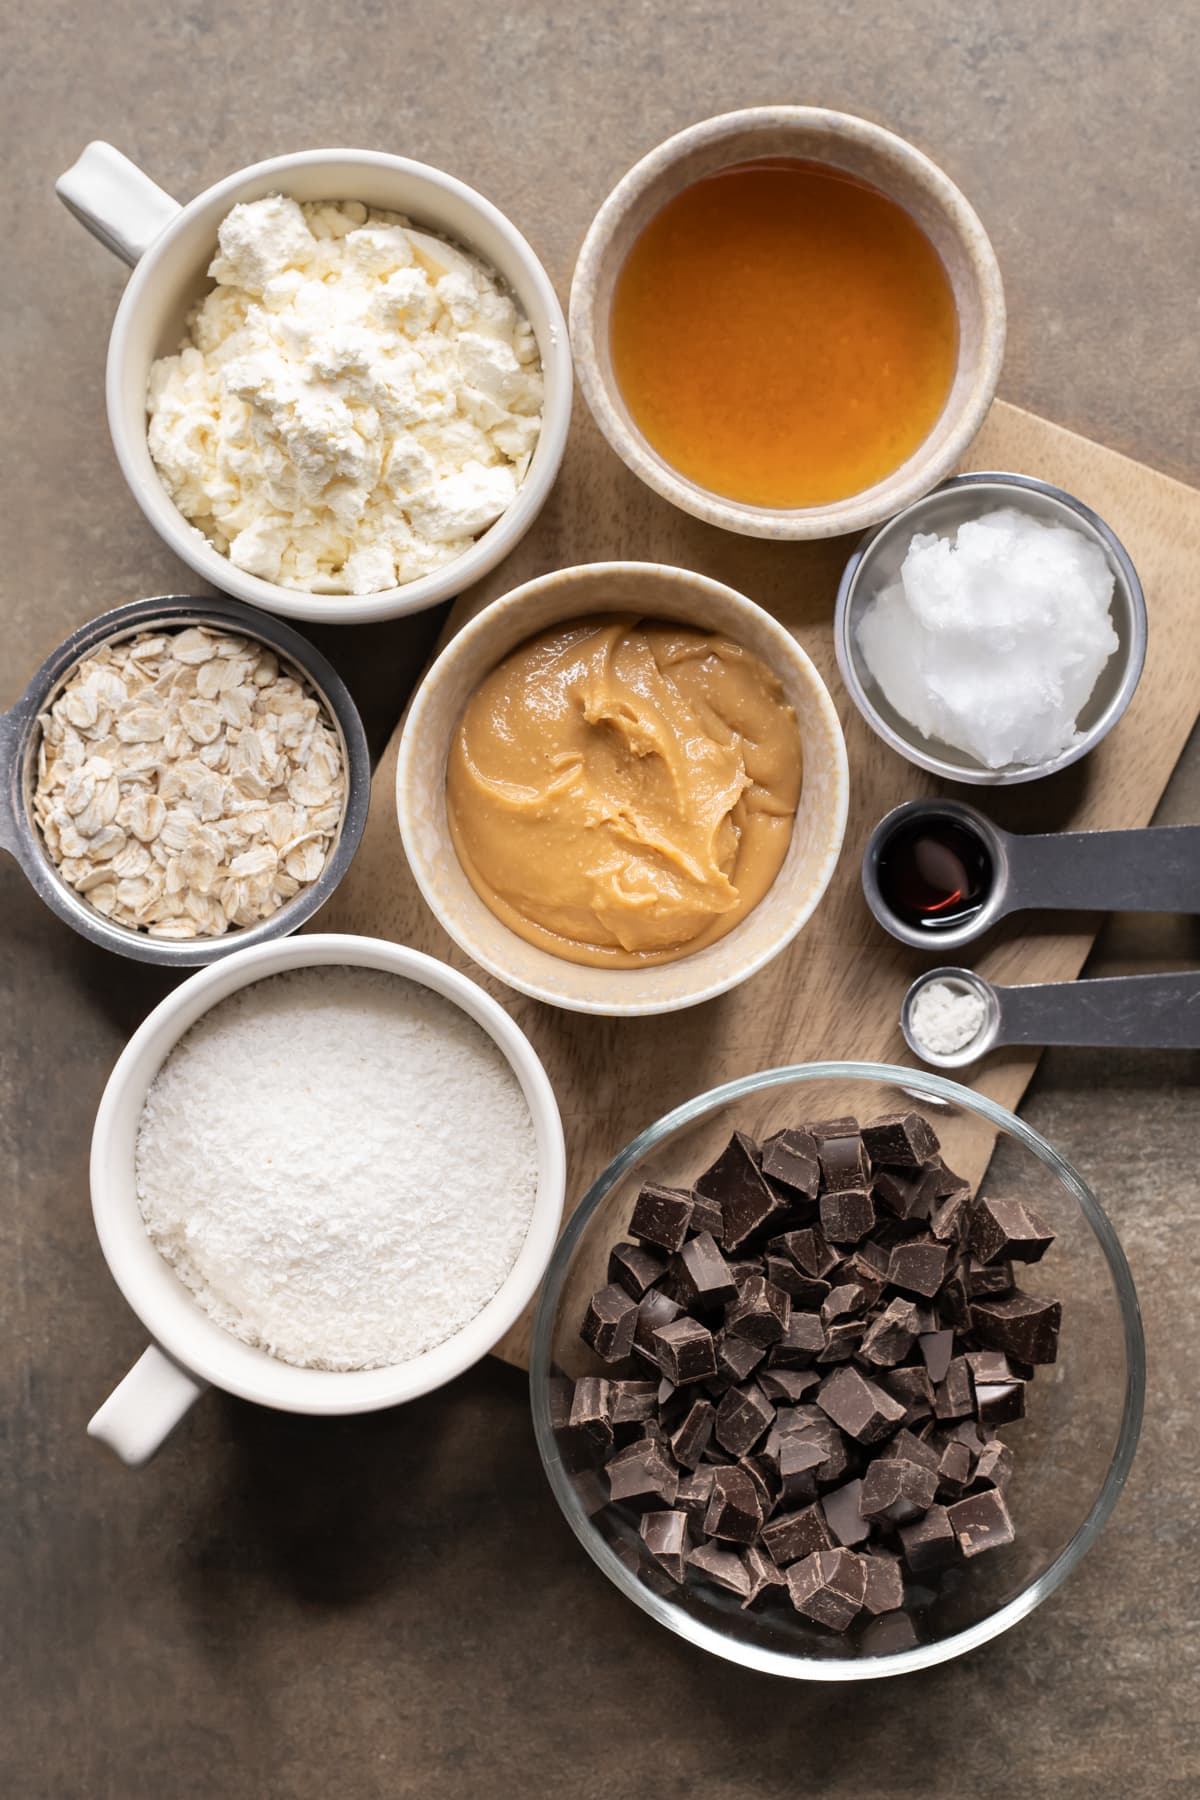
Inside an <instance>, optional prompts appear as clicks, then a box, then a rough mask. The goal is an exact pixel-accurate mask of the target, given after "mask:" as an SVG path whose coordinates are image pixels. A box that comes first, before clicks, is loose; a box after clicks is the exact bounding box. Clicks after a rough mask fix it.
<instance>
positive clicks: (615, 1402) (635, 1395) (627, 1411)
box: [609, 1381, 658, 1425]
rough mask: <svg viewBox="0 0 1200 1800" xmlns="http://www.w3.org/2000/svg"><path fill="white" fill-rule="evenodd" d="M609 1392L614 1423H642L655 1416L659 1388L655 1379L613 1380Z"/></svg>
mask: <svg viewBox="0 0 1200 1800" xmlns="http://www.w3.org/2000/svg"><path fill="white" fill-rule="evenodd" d="M609 1393H610V1396H611V1401H612V1422H613V1424H614V1425H640V1424H641V1423H642V1422H643V1421H644V1420H648V1419H652V1418H653V1417H654V1412H655V1407H656V1406H657V1403H658V1389H657V1386H656V1384H655V1383H654V1382H653V1381H612V1382H610V1383H609Z"/></svg>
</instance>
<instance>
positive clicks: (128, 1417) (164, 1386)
mask: <svg viewBox="0 0 1200 1800" xmlns="http://www.w3.org/2000/svg"><path fill="white" fill-rule="evenodd" d="M207 1386H208V1383H207V1382H205V1381H197V1380H196V1378H195V1376H194V1375H189V1374H188V1372H187V1370H186V1369H184V1368H182V1367H181V1366H180V1364H179V1363H177V1362H176V1361H175V1360H174V1358H172V1357H170V1356H168V1355H167V1353H166V1351H165V1350H160V1349H159V1348H158V1345H157V1344H151V1345H150V1346H149V1347H148V1348H147V1349H145V1350H143V1352H142V1354H141V1356H139V1358H138V1360H137V1361H136V1362H135V1363H134V1365H133V1367H132V1369H130V1371H129V1373H128V1375H126V1377H125V1379H124V1381H121V1382H118V1384H117V1386H116V1387H115V1388H114V1389H113V1391H112V1393H111V1394H110V1395H109V1396H108V1399H107V1400H106V1401H105V1402H104V1405H103V1406H102V1407H101V1408H100V1410H99V1412H97V1413H96V1414H95V1415H94V1417H93V1418H92V1419H91V1420H90V1421H89V1422H88V1428H87V1429H88V1436H89V1437H93V1438H97V1439H99V1441H100V1443H102V1444H107V1445H108V1447H109V1449H110V1450H113V1451H115V1452H116V1454H117V1455H118V1456H119V1457H120V1459H121V1461H122V1462H123V1463H128V1465H129V1467H130V1468H131V1469H137V1468H140V1467H141V1465H142V1464H143V1463H145V1462H149V1460H150V1458H151V1457H152V1456H153V1455H154V1453H155V1451H156V1450H158V1449H159V1448H160V1447H161V1446H162V1445H163V1444H165V1443H166V1441H167V1439H168V1438H169V1437H170V1435H171V1433H172V1432H173V1431H174V1429H175V1427H176V1426H177V1425H178V1423H179V1421H180V1419H182V1417H183V1415H184V1413H185V1412H187V1410H188V1408H189V1407H191V1406H193V1405H194V1404H195V1402H196V1401H197V1400H198V1399H199V1398H200V1396H201V1394H202V1393H204V1391H205V1389H206V1388H207Z"/></svg>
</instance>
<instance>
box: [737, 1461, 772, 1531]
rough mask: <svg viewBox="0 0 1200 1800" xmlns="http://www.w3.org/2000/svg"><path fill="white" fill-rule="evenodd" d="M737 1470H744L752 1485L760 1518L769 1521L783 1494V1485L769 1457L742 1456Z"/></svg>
mask: <svg viewBox="0 0 1200 1800" xmlns="http://www.w3.org/2000/svg"><path fill="white" fill-rule="evenodd" d="M738 1468H739V1469H744V1470H745V1472H746V1474H747V1475H748V1476H749V1477H750V1479H751V1481H752V1482H753V1483H754V1486H755V1490H756V1491H757V1494H758V1501H759V1505H760V1506H761V1507H762V1516H763V1518H764V1519H769V1518H770V1516H771V1514H772V1513H773V1512H774V1511H775V1507H776V1505H777V1504H778V1502H779V1499H780V1497H781V1495H782V1493H783V1483H782V1482H781V1481H780V1479H779V1471H778V1469H777V1468H776V1467H775V1465H774V1463H773V1462H771V1460H770V1458H769V1457H766V1456H763V1455H761V1454H760V1455H757V1456H743V1457H740V1458H739V1460H738Z"/></svg>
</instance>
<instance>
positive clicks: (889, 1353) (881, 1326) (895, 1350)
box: [834, 1289, 919, 1368]
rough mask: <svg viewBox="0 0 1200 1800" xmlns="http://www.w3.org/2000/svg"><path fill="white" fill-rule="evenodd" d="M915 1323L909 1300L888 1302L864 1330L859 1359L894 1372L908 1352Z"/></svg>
mask: <svg viewBox="0 0 1200 1800" xmlns="http://www.w3.org/2000/svg"><path fill="white" fill-rule="evenodd" d="M834 1291H835V1292H836V1291H837V1290H836V1289H835V1290H834ZM918 1323H919V1320H918V1316H917V1309H916V1307H915V1306H914V1305H913V1304H912V1302H911V1300H902V1299H899V1298H897V1299H895V1300H893V1301H891V1302H890V1304H889V1305H887V1306H886V1307H885V1308H884V1309H883V1311H882V1312H881V1313H880V1314H879V1315H878V1316H877V1317H876V1318H875V1319H873V1320H872V1322H871V1324H870V1325H869V1326H868V1327H867V1330H866V1333H865V1334H864V1336H863V1341H862V1343H861V1344H860V1345H859V1350H858V1354H859V1356H860V1357H861V1358H862V1360H863V1361H864V1362H869V1363H875V1364H877V1365H878V1366H879V1367H880V1368H894V1367H895V1365H896V1364H897V1363H901V1362H903V1361H904V1358H905V1357H906V1356H907V1355H908V1353H909V1351H910V1350H911V1349H912V1346H913V1340H914V1338H915V1337H916V1335H917V1325H918Z"/></svg>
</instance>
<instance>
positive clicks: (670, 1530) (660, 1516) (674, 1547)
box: [638, 1511, 688, 1585]
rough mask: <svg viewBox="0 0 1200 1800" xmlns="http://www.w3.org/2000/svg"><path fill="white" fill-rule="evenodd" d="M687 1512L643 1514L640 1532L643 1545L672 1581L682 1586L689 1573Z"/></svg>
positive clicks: (639, 1527)
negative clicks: (687, 1565) (687, 1567)
mask: <svg viewBox="0 0 1200 1800" xmlns="http://www.w3.org/2000/svg"><path fill="white" fill-rule="evenodd" d="M687 1525H688V1521H687V1514H686V1513H685V1512H676V1511H671V1512H648V1513H643V1514H642V1518H641V1523H640V1524H639V1526H638V1531H639V1533H640V1534H641V1539H642V1542H643V1544H645V1546H646V1548H647V1550H648V1551H649V1552H650V1554H651V1556H652V1557H653V1558H654V1560H655V1562H656V1563H658V1565H659V1567H660V1568H663V1569H665V1570H666V1571H667V1574H668V1575H669V1576H670V1577H671V1580H672V1581H677V1582H679V1583H680V1585H682V1583H683V1580H684V1576H685V1575H686V1573H687V1569H686V1564H687V1551H688V1533H687Z"/></svg>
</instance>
